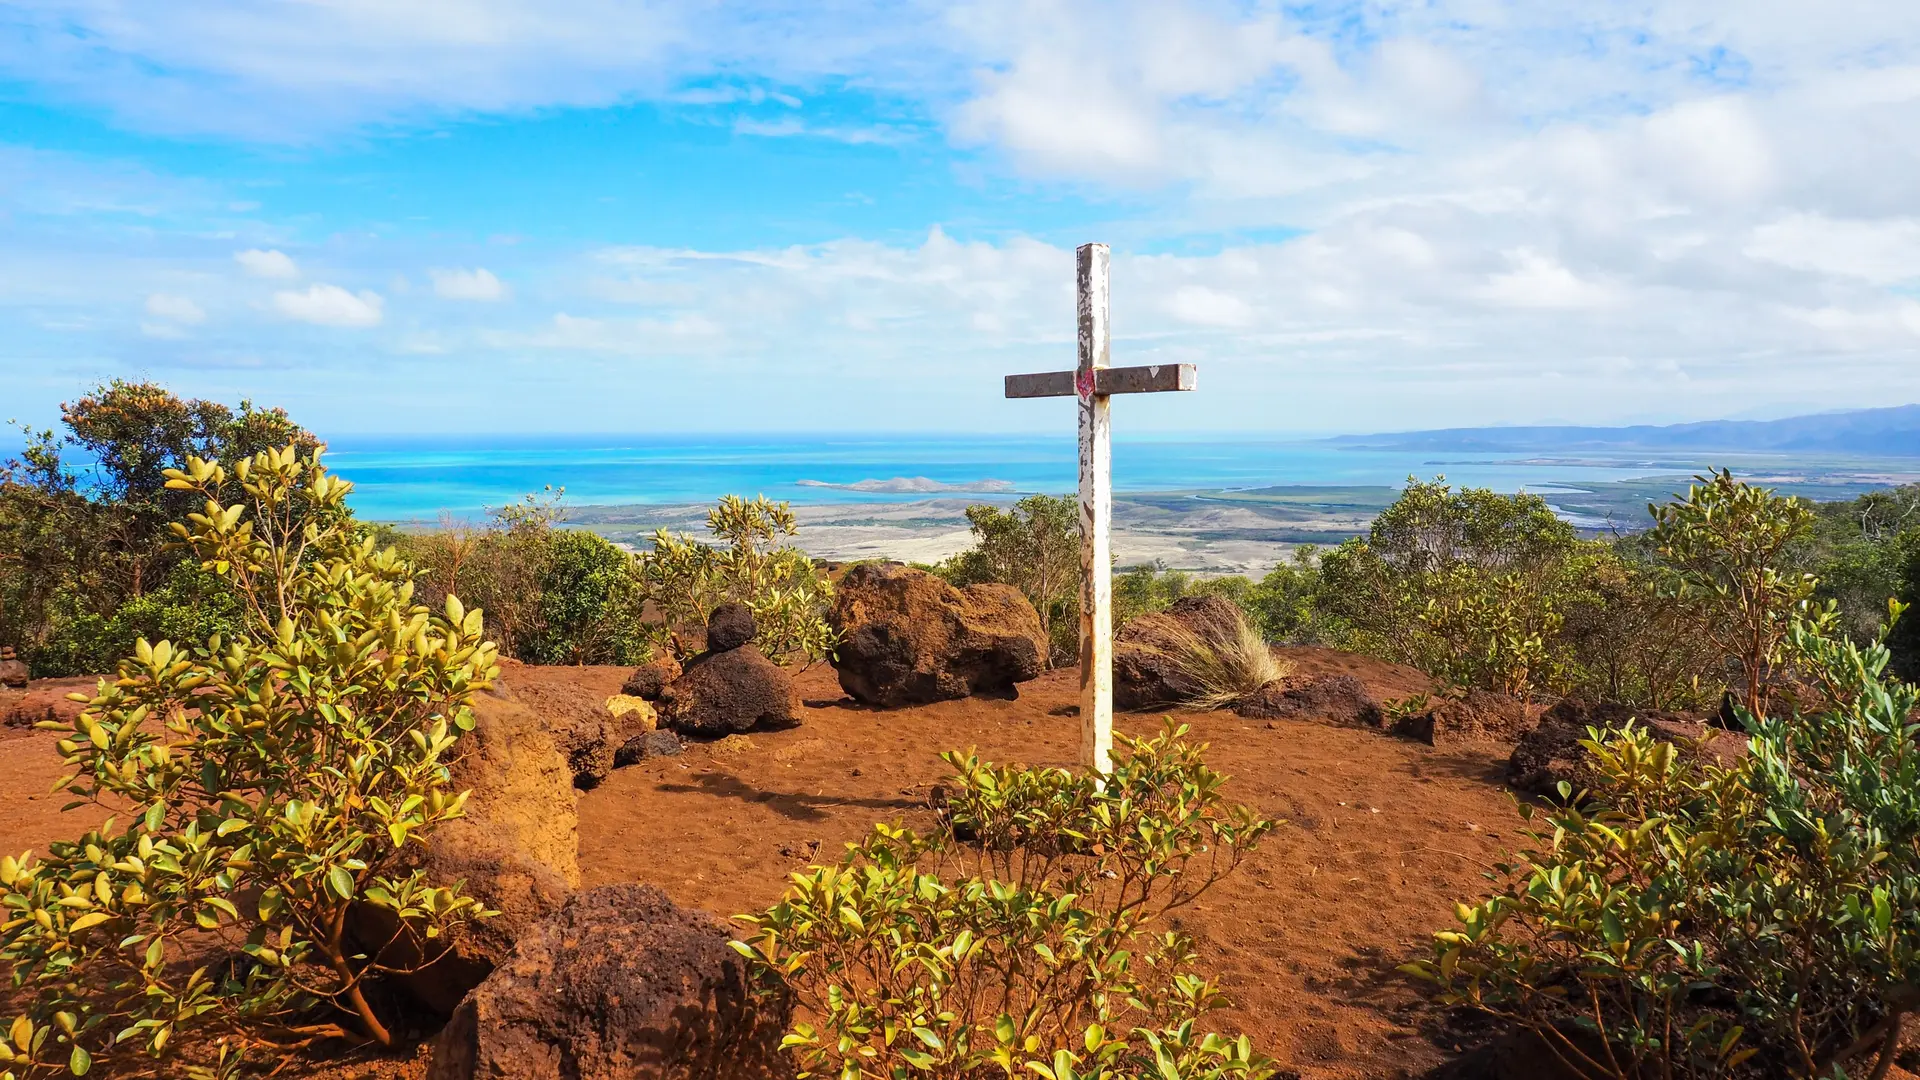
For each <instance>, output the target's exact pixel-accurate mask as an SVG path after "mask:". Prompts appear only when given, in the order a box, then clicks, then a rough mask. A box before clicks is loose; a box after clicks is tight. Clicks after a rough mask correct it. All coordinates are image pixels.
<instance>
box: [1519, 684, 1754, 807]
mask: <svg viewBox="0 0 1920 1080" xmlns="http://www.w3.org/2000/svg"><path fill="white" fill-rule="evenodd" d="M1630 720H1631V721H1632V722H1634V723H1635V724H1638V725H1639V726H1641V727H1644V728H1646V729H1647V730H1648V731H1650V732H1652V733H1653V736H1654V737H1655V738H1657V739H1660V740H1662V741H1665V742H1670V743H1673V744H1674V745H1675V746H1677V747H1679V748H1681V750H1682V751H1683V752H1684V753H1686V754H1688V755H1693V756H1700V757H1702V758H1704V759H1705V760H1709V761H1713V762H1717V763H1719V764H1723V765H1730V764H1732V763H1734V762H1736V761H1739V760H1740V759H1741V758H1743V757H1745V756H1746V753H1747V744H1746V739H1745V737H1744V736H1742V735H1739V734H1736V733H1733V732H1728V731H1724V730H1722V729H1720V728H1718V727H1715V726H1713V725H1710V724H1705V723H1702V722H1700V721H1699V720H1696V719H1694V718H1693V717H1689V716H1685V715H1682V714H1680V713H1670V712H1657V711H1654V710H1651V709H1636V708H1633V707H1631V706H1628V705H1620V704H1615V703H1611V702H1608V703H1602V704H1597V705H1596V704H1589V703H1586V702H1581V701H1575V700H1574V699H1572V698H1567V699H1565V700H1562V701H1561V702H1559V703H1558V704H1556V705H1554V707H1553V708H1551V709H1548V710H1547V711H1546V713H1545V714H1544V715H1542V716H1541V718H1540V724H1539V726H1538V727H1536V728H1534V729H1533V730H1532V731H1530V732H1528V733H1527V734H1526V736H1524V737H1523V738H1522V739H1521V740H1520V744H1519V745H1518V746H1515V747H1514V748H1513V755H1512V756H1511V757H1510V758H1508V759H1507V783H1508V785H1509V786H1511V787H1512V788H1513V789H1514V790H1516V791H1524V792H1526V793H1528V794H1530V795H1541V796H1545V797H1547V798H1551V799H1558V798H1560V790H1559V789H1560V784H1561V783H1562V782H1565V783H1566V784H1567V785H1568V786H1569V788H1571V790H1572V792H1573V794H1574V795H1575V796H1576V797H1577V796H1578V793H1579V792H1581V791H1584V790H1586V789H1587V788H1588V787H1590V786H1592V783H1593V772H1592V766H1591V762H1590V761H1589V755H1588V754H1587V751H1586V748H1584V747H1582V746H1581V745H1580V742H1581V740H1582V739H1587V738H1590V737H1591V736H1590V735H1589V732H1588V729H1589V728H1595V729H1598V730H1600V731H1602V732H1606V731H1617V730H1619V729H1620V728H1623V727H1625V726H1626V725H1627V722H1628V721H1630Z"/></svg>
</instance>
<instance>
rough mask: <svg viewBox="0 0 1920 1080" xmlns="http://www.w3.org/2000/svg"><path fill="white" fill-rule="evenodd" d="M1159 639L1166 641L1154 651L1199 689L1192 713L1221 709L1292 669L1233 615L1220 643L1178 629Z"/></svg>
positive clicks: (1191, 699)
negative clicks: (1229, 627)
mask: <svg viewBox="0 0 1920 1080" xmlns="http://www.w3.org/2000/svg"><path fill="white" fill-rule="evenodd" d="M1163 636H1164V637H1165V639H1166V640H1165V641H1164V642H1158V643H1156V645H1155V648H1156V650H1157V651H1160V652H1162V653H1163V655H1165V656H1166V657H1167V658H1168V659H1169V660H1170V661H1172V663H1173V666H1174V668H1175V670H1177V671H1178V672H1179V673H1180V674H1182V675H1185V676H1186V677H1187V678H1188V679H1189V680H1191V681H1192V682H1193V683H1194V684H1195V685H1197V686H1199V687H1200V689H1199V690H1198V691H1196V692H1195V693H1194V694H1193V695H1191V696H1190V697H1188V699H1187V701H1186V704H1188V705H1192V706H1194V707H1195V708H1200V709H1219V708H1224V707H1225V706H1228V705H1231V704H1233V703H1234V702H1235V701H1238V700H1239V699H1241V698H1243V697H1245V696H1247V695H1248V694H1251V693H1253V692H1254V691H1255V690H1258V689H1260V688H1261V687H1263V686H1265V685H1267V684H1268V683H1270V682H1272V681H1273V680H1275V679H1278V678H1280V677H1282V676H1284V675H1286V674H1287V672H1288V671H1289V670H1291V667H1292V665H1290V664H1287V663H1286V662H1284V661H1282V660H1280V659H1279V658H1278V657H1276V656H1274V655H1273V649H1272V648H1270V647H1269V646H1268V645H1267V642H1266V639H1265V638H1262V637H1261V636H1260V632H1259V631H1257V630H1255V629H1254V628H1253V627H1252V626H1251V625H1249V624H1248V623H1247V620H1246V617H1245V616H1244V615H1241V614H1239V613H1237V612H1236V613H1235V616H1234V625H1233V628H1232V630H1231V631H1230V632H1228V633H1227V634H1225V635H1224V636H1221V637H1212V636H1208V635H1205V634H1200V633H1196V632H1195V631H1193V630H1191V629H1188V628H1187V627H1185V626H1181V625H1176V626H1172V627H1168V628H1167V630H1166V632H1165V633H1164V635H1163Z"/></svg>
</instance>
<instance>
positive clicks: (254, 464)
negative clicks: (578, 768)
mask: <svg viewBox="0 0 1920 1080" xmlns="http://www.w3.org/2000/svg"><path fill="white" fill-rule="evenodd" d="M319 458H320V455H319V452H318V451H314V452H312V453H310V454H307V455H305V456H302V455H301V454H300V453H298V452H297V450H296V448H295V447H293V446H288V447H285V448H282V449H280V450H275V451H268V452H262V453H260V454H257V455H255V456H254V457H252V458H250V459H242V460H240V461H237V462H235V463H234V465H233V468H232V470H231V471H229V470H227V469H224V468H222V467H221V466H219V465H215V464H211V463H209V462H206V461H203V460H201V459H199V458H190V459H189V461H188V462H187V463H186V468H185V469H176V470H169V471H168V473H167V474H166V475H167V480H166V483H167V485H168V487H169V488H170V489H171V490H173V491H178V492H184V493H192V494H193V495H196V496H198V497H199V499H200V501H201V506H202V509H201V510H200V511H199V512H197V513H194V514H191V515H189V516H188V518H187V520H186V522H184V523H180V524H176V525H175V526H174V533H175V535H176V537H177V538H178V540H179V541H180V542H181V543H182V544H183V545H185V546H186V548H187V549H188V550H189V551H190V553H191V557H192V558H194V559H195V560H196V561H197V562H198V564H199V566H200V567H201V568H202V569H204V570H206V571H208V572H210V573H214V574H218V575H220V576H221V577H223V578H225V579H226V580H227V581H229V582H230V583H231V584H232V586H233V587H234V588H235V590H236V591H237V593H238V595H239V596H240V597H241V599H242V606H243V608H244V617H243V625H242V629H241V631H240V632H239V633H237V634H235V635H233V636H232V637H230V638H224V639H223V638H221V637H220V636H217V635H216V636H214V637H212V638H210V639H209V640H207V641H206V642H204V643H202V644H199V645H188V644H184V643H183V644H179V645H176V644H174V643H171V642H167V641H161V642H159V643H157V644H155V643H149V642H147V641H145V640H142V641H140V642H139V644H138V646H137V648H136V650H135V654H134V656H133V657H132V658H130V659H128V660H126V661H124V662H123V663H122V664H121V665H120V669H119V673H118V676H117V677H116V678H113V679H111V680H103V681H102V683H101V685H100V687H99V690H98V692H97V694H96V695H95V696H94V698H93V699H92V700H91V701H90V702H89V703H88V704H87V707H86V709H85V710H84V711H83V712H82V713H81V714H80V715H79V717H77V718H76V719H75V720H74V721H73V722H72V725H71V730H70V731H68V732H67V737H66V738H64V739H62V740H61V741H60V744H59V745H60V751H61V753H62V754H63V755H65V760H66V763H67V765H68V766H69V767H70V768H71V769H72V770H73V771H72V772H71V773H69V774H68V775H67V776H66V777H65V778H64V779H63V780H62V781H61V787H63V788H66V789H67V790H70V791H72V792H74V793H75V794H76V795H78V796H79V797H80V799H81V800H82V801H83V802H89V803H94V804H96V805H99V806H102V807H112V808H114V809H116V810H120V811H122V812H124V813H126V814H127V815H128V816H127V823H126V827H125V828H124V829H122V828H119V827H117V825H116V820H117V819H109V821H108V823H107V824H106V825H104V826H102V827H101V828H99V829H96V830H94V831H92V832H89V833H88V834H87V835H86V836H84V837H82V838H81V839H80V840H78V841H75V842H72V843H56V844H53V845H51V847H50V850H49V852H48V853H47V855H46V856H44V857H42V858H39V859H36V858H34V857H32V856H31V855H28V856H25V857H21V858H6V859H0V910H4V911H5V912H6V916H7V921H6V922H5V923H4V924H0V961H4V962H5V963H6V964H8V965H10V966H11V967H12V969H13V973H14V977H15V980H16V984H17V985H21V986H28V987H31V988H32V997H31V999H30V1001H29V1003H28V1005H27V1011H26V1012H25V1013H24V1014H22V1015H20V1016H17V1017H15V1018H13V1019H12V1021H11V1024H10V1025H8V1030H9V1031H10V1033H11V1037H10V1042H11V1045H10V1046H9V1047H8V1048H7V1049H6V1050H5V1053H4V1054H0V1062H4V1061H7V1060H9V1059H11V1063H12V1067H13V1068H14V1069H15V1071H17V1072H20V1073H22V1074H23V1075H28V1076H31V1075H37V1074H38V1073H40V1072H42V1071H44V1070H47V1069H62V1070H65V1071H69V1072H71V1073H73V1074H74V1075H80V1074H83V1073H85V1072H86V1071H87V1070H88V1068H89V1067H90V1065H91V1062H92V1060H93V1058H94V1057H95V1056H99V1055H103V1054H111V1053H114V1052H116V1051H118V1050H120V1049H122V1048H136V1049H138V1050H142V1051H145V1052H146V1053H148V1054H151V1055H153V1056H154V1057H160V1056H163V1055H165V1054H166V1053H168V1051H169V1049H170V1048H172V1047H175V1046H177V1045H179V1039H178V1036H179V1035H180V1034H181V1033H182V1032H184V1031H186V1030H189V1029H196V1030H199V1031H201V1032H203V1033H205V1034H207V1035H211V1036H213V1037H214V1038H216V1039H218V1040H220V1041H221V1042H222V1044H223V1046H224V1047H225V1049H224V1050H222V1051H221V1052H222V1054H223V1055H226V1054H227V1053H228V1051H231V1050H234V1049H236V1048H238V1047H240V1046H243V1045H244V1044H247V1043H253V1042H276V1043H287V1042H298V1041H301V1040H310V1039H312V1038H316V1037H321V1036H330V1035H339V1036H346V1037H350V1038H354V1039H362V1040H371V1041H373V1042H377V1043H382V1044H385V1043H388V1042H391V1040H392V1036H391V1034H390V1031H389V1029H388V1026H387V1023H386V1022H385V1021H384V1020H383V1019H382V1018H381V1017H380V1016H379V1015H378V1014H377V1013H376V1011H375V1008H374V1005H373V999H372V998H370V997H369V996H368V995H367V994H366V992H365V984H366V983H367V981H368V980H370V979H375V978H379V977H380V976H382V975H386V974H390V973H393V972H394V971H396V970H399V969H401V967H402V965H403V964H404V963H405V961H403V960H402V959H400V958H402V957H418V956H421V955H431V953H432V952H433V950H430V949H426V948H423V947H422V946H423V945H424V942H423V941H422V940H421V939H423V938H433V937H438V936H439V935H441V934H443V933H445V932H446V931H447V930H448V929H449V928H451V927H454V926H456V925H458V924H460V923H461V922H463V921H465V920H468V919H471V918H474V917H476V916H479V915H482V914H485V913H484V912H482V911H480V910H479V909H478V908H477V906H476V904H475V903H474V901H473V900H472V899H470V898H468V897H466V896H464V895H462V894H461V892H460V891H459V888H458V886H447V885H444V884H440V883H435V882H432V881H430V880H428V879H427V877H426V876H425V872H424V871H419V870H415V871H412V872H406V871H403V870H402V869H401V865H402V861H401V853H402V849H403V848H404V847H405V846H406V845H407V844H410V843H418V842H420V841H421V839H422V838H423V837H424V836H425V835H426V834H427V833H429V832H430V831H431V830H433V828H434V827H435V826H437V825H438V824H440V823H441V822H443V821H446V820H449V819H451V818H455V817H458V816H460V814H461V812H462V807H463V805H464V804H465V802H466V794H465V793H464V792H457V791H454V790H453V789H452V788H451V785H450V778H449V773H448V769H447V753H448V751H449V749H450V748H451V747H452V746H453V744H454V741H455V739H456V738H457V737H458V736H459V734H460V732H462V731H464V730H468V729H470V728H471V727H472V726H473V715H472V711H471V708H470V706H469V700H470V698H471V696H472V695H473V694H474V693H475V692H476V691H477V690H480V689H482V688H484V687H485V686H486V685H487V684H488V682H489V681H490V680H491V679H492V678H493V677H494V676H495V675H496V674H497V667H496V665H495V663H494V657H495V653H494V648H493V646H492V645H491V644H489V643H487V642H485V641H483V640H482V638H481V614H480V612H479V611H478V610H477V609H476V610H472V611H468V610H465V609H464V608H463V607H462V606H461V604H460V602H459V600H458V599H455V598H453V597H448V598H447V600H446V605H445V613H444V614H432V613H429V612H428V611H427V610H426V609H425V608H421V607H416V606H414V605H413V604H412V594H413V580H412V578H413V571H412V569H411V568H410V567H409V566H408V565H407V564H406V563H404V562H403V561H402V560H401V559H400V558H399V557H398V556H397V555H396V554H395V553H394V552H393V551H391V550H377V549H376V548H375V546H374V543H373V540H372V539H371V538H370V537H367V536H365V535H364V532H363V530H361V529H360V528H358V527H357V526H356V525H355V524H354V523H353V522H352V520H351V519H350V518H349V517H348V516H347V513H346V507H345V499H346V494H347V491H348V490H349V488H350V485H349V484H347V483H345V482H344V481H341V480H339V479H337V478H335V477H333V476H329V475H328V474H327V472H326V470H325V469H324V468H322V467H321V465H320V461H319ZM42 726H43V727H50V728H54V729H62V725H59V724H55V723H48V724H43V725H42ZM75 805H79V804H75ZM355 904H367V905H371V906H372V907H375V908H379V909H382V910H384V911H385V912H386V913H387V914H389V915H390V916H392V920H391V921H392V922H393V924H394V926H395V927H396V929H395V931H394V934H395V938H394V940H392V941H388V942H374V943H371V944H370V945H356V944H355V943H353V942H352V941H351V940H350V938H349V937H348V934H347V930H346V921H347V914H348V909H349V908H350V907H351V906H352V905H355ZM403 939H404V940H403Z"/></svg>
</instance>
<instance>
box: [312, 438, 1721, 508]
mask: <svg viewBox="0 0 1920 1080" xmlns="http://www.w3.org/2000/svg"><path fill="white" fill-rule="evenodd" d="M1113 457H1114V465H1113V469H1114V488H1115V490H1116V491H1119V492H1148V491H1185V490H1221V489H1226V490H1233V489H1247V488H1260V487H1277V486H1293V485H1327V486H1343V487H1344V486H1362V485H1364V486H1399V485H1401V484H1403V483H1404V482H1405V481H1406V479H1407V477H1408V476H1410V475H1412V476H1419V477H1423V478H1425V477H1432V476H1435V475H1441V474H1444V475H1445V476H1446V477H1447V478H1448V479H1449V480H1450V481H1452V482H1455V483H1461V484H1469V485H1474V486H1483V487H1490V488H1493V489H1495V490H1497V491H1505V492H1513V491H1520V490H1551V489H1552V488H1553V487H1554V486H1555V485H1556V484H1565V483H1605V482H1611V481H1615V480H1628V479H1634V478H1637V477H1645V476H1652V475H1662V474H1667V473H1674V472H1682V471H1686V470H1689V469H1698V468H1704V467H1705V465H1706V463H1707V460H1708V459H1707V458H1705V457H1703V458H1702V459H1701V462H1700V463H1698V464H1692V463H1689V462H1687V461H1686V460H1685V459H1684V458H1680V459H1676V457H1675V456H1674V455H1662V458H1661V459H1660V460H1658V461H1655V460H1646V461H1633V460H1617V461H1607V462H1605V463H1593V464H1588V463H1575V464H1569V463H1564V462H1555V463H1529V462H1526V461H1520V460H1515V456H1514V455H1513V454H1511V453H1456V452H1447V453H1445V454H1438V455H1436V454H1435V453H1432V452H1424V453H1423V452H1409V451H1392V450H1370V449H1352V448H1346V447H1339V446H1333V445H1329V444H1327V443H1326V442H1324V441H1320V440H1310V439H1299V438H1262V437H1259V436H1237V437H1220V436H1214V437H1197V436H1164V435H1145V436H1135V437H1130V438H1122V437H1116V438H1115V440H1114V454H1113ZM327 461H328V464H329V466H330V467H331V468H332V469H333V470H334V471H335V472H337V473H338V474H339V475H341V476H343V477H345V478H346V479H348V480H351V481H352V482H353V484H354V492H353V494H352V496H351V502H352V505H353V506H354V509H355V510H356V512H358V513H359V515H360V516H361V517H363V518H367V519H370V520H376V521H402V522H404V521H430V520H434V519H436V518H438V517H439V516H440V515H442V514H450V515H452V516H454V517H456V518H476V517H480V516H482V515H484V514H485V513H486V512H487V511H488V510H489V509H490V508H494V507H499V506H502V505H505V504H506V503H509V502H512V501H514V500H516V499H518V498H520V497H521V496H522V495H524V494H527V493H529V492H540V491H542V490H543V489H545V488H547V487H549V486H550V487H553V488H564V489H565V502H566V504H567V505H571V506H611V505H682V504H691V503H709V502H712V501H714V500H716V499H718V498H719V497H720V496H722V495H726V494H735V495H743V496H749V497H751V496H754V495H765V496H767V497H769V498H772V499H777V500H785V501H789V502H793V503H796V504H806V503H849V502H902V501H912V500H922V499H928V498H945V497H951V498H964V499H969V500H978V499H991V498H1007V497H1015V496H1018V495H1021V494H1027V493H1032V492H1045V493H1063V492H1068V491H1072V490H1073V489H1074V487H1075V484H1076V475H1077V450H1076V444H1075V440H1074V438H1073V436H1072V435H1063V436H1032V435H985V436H981V435H932V434H930V435H846V436H839V435H805V434H791V435H710V434H705V435H661V436H632V435H587V434H581V435H514V436H501V437H492V438H486V439H479V438H473V437H466V436H458V437H456V436H445V437H436V436H386V437H383V436H365V435H362V436H343V437H339V438H335V439H332V440H330V441H329V449H328V454H327ZM896 479H909V480H912V479H924V480H926V481H930V482H931V483H932V484H933V485H950V486H951V487H949V488H948V489H947V490H944V491H943V490H937V489H935V490H908V491H874V490H854V489H852V488H851V487H850V485H855V484H861V483H862V482H869V483H872V482H884V481H889V480H896ZM986 482H998V485H997V486H998V490H992V491H989V490H983V489H982V488H981V487H980V486H981V485H984V484H985V483H986Z"/></svg>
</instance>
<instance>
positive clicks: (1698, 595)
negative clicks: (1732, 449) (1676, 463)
mask: <svg viewBox="0 0 1920 1080" xmlns="http://www.w3.org/2000/svg"><path fill="white" fill-rule="evenodd" d="M1694 479H1695V480H1697V481H1699V482H1698V483H1696V484H1692V485H1689V486H1688V488H1687V495H1686V498H1684V499H1681V500H1676V501H1674V502H1669V503H1666V504H1665V505H1656V506H1650V507H1648V510H1649V511H1651V512H1652V514H1653V517H1654V527H1653V531H1652V533H1650V534H1649V535H1648V540H1649V542H1650V543H1651V544H1652V545H1653V546H1654V548H1655V549H1656V550H1658V551H1659V552H1660V555H1661V557H1662V558H1663V560H1664V561H1665V563H1666V565H1667V566H1668V567H1670V568H1671V569H1672V570H1673V572H1674V575H1675V582H1676V584H1677V588H1676V589H1675V590H1674V592H1675V594H1676V595H1678V596H1681V597H1684V598H1687V599H1693V600H1698V601H1699V602H1701V603H1703V604H1705V605H1706V607H1707V608H1708V610H1709V612H1710V618H1709V619H1708V620H1707V621H1706V623H1705V624H1704V627H1703V628H1704V630H1705V632H1706V633H1707V634H1708V635H1709V636H1710V637H1711V639H1712V640H1713V642H1714V644H1715V645H1717V646H1718V647H1719V648H1720V650H1721V651H1722V652H1723V653H1725V654H1726V655H1728V656H1730V657H1732V658H1733V660H1734V662H1735V663H1736V664H1737V665H1738V666H1739V669H1740V674H1741V676H1742V678H1743V680H1744V682H1745V686H1744V688H1743V689H1744V690H1745V694H1744V697H1743V703H1744V704H1745V705H1746V706H1747V708H1748V709H1749V710H1751V711H1753V712H1755V713H1761V714H1764V713H1766V712H1767V710H1768V707H1769V705H1770V704H1771V701H1772V697H1773V691H1774V688H1773V685H1772V684H1773V677H1774V675H1775V673H1776V672H1777V670H1778V669H1779V668H1780V667H1781V666H1782V665H1783V664H1784V663H1785V662H1786V661H1787V660H1788V656H1787V654H1786V652H1785V646H1786V644H1787V642H1788V637H1789V630H1790V628H1791V626H1792V625H1793V620H1794V619H1795V618H1796V617H1799V616H1804V615H1806V614H1808V611H1809V604H1810V602H1811V601H1812V600H1813V596H1814V592H1815V590H1816V589H1817V588H1818V587H1819V580H1818V579H1817V578H1816V577H1814V575H1812V574H1808V573H1803V572H1794V571H1792V570H1787V569H1783V568H1784V567H1786V566H1787V565H1788V560H1787V555H1788V550H1789V548H1791V547H1792V545H1793V544H1794V543H1795V542H1797V541H1799V540H1801V539H1803V538H1805V537H1806V535H1807V534H1808V532H1809V531H1810V530H1811V528H1812V525H1813V517H1814V515H1813V511H1812V510H1810V509H1809V508H1808V507H1807V506H1806V504H1805V503H1802V502H1801V501H1800V500H1798V499H1794V498H1783V497H1781V496H1778V495H1775V494H1774V493H1773V492H1772V491H1769V490H1768V489H1766V488H1761V487H1755V486H1753V485H1751V484H1748V483H1745V482H1742V481H1738V480H1735V479H1734V478H1733V474H1732V473H1731V472H1728V471H1725V470H1721V471H1719V472H1715V473H1713V474H1712V476H1711V477H1702V476H1696V477H1694Z"/></svg>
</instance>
